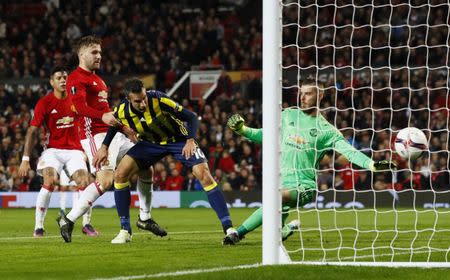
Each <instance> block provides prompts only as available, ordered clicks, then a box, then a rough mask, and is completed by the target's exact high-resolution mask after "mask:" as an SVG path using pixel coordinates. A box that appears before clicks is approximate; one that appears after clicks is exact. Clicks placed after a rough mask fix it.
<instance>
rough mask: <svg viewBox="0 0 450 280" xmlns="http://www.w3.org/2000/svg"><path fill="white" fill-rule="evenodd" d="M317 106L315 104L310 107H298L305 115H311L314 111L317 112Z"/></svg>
mask: <svg viewBox="0 0 450 280" xmlns="http://www.w3.org/2000/svg"><path fill="white" fill-rule="evenodd" d="M318 109H319V108H317V107H316V106H312V107H305V108H303V107H300V110H302V112H303V113H305V114H307V115H312V114H314V113H315V112H317V110H318Z"/></svg>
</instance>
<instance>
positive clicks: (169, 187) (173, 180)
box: [160, 169, 184, 191]
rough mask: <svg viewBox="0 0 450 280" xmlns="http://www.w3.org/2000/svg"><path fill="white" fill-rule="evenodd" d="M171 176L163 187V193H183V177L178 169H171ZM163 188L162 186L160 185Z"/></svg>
mask: <svg viewBox="0 0 450 280" xmlns="http://www.w3.org/2000/svg"><path fill="white" fill-rule="evenodd" d="M170 172H171V173H170V176H168V177H167V179H166V180H165V183H164V184H163V187H161V190H162V191H181V190H182V189H183V181H184V178H183V176H181V175H180V173H179V171H178V170H177V169H171V171H170ZM160 186H161V185H160Z"/></svg>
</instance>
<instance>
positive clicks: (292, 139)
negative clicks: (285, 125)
mask: <svg viewBox="0 0 450 280" xmlns="http://www.w3.org/2000/svg"><path fill="white" fill-rule="evenodd" d="M306 143H308V142H307V141H306V140H305V139H303V138H302V137H300V136H298V135H290V136H289V137H288V141H286V145H288V146H291V147H294V148H297V149H303V148H304V146H303V145H304V144H306Z"/></svg>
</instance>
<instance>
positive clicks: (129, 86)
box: [123, 78, 144, 95]
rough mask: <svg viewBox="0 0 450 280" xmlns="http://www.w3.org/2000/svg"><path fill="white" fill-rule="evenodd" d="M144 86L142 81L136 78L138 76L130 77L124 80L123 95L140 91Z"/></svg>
mask: <svg viewBox="0 0 450 280" xmlns="http://www.w3.org/2000/svg"><path fill="white" fill-rule="evenodd" d="M143 87H144V83H143V82H142V81H141V80H140V79H138V78H130V79H128V80H126V81H125V84H124V86H123V91H124V93H125V95H128V94H130V93H139V92H141V91H142V88H143Z"/></svg>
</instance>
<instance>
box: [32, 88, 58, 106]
mask: <svg viewBox="0 0 450 280" xmlns="http://www.w3.org/2000/svg"><path fill="white" fill-rule="evenodd" d="M54 99H55V94H54V93H53V91H49V92H47V94H46V95H44V96H42V97H41V98H40V99H39V101H38V102H37V104H36V105H40V106H45V105H46V104H49V103H51V102H52V101H53V100H54Z"/></svg>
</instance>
